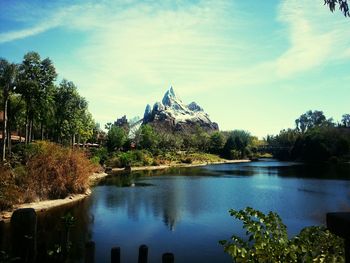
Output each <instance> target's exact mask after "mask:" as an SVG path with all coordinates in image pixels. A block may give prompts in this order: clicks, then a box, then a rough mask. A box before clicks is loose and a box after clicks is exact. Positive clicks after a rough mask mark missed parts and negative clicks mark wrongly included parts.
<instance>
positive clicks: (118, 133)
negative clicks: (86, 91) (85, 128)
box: [107, 125, 127, 151]
mask: <svg viewBox="0 0 350 263" xmlns="http://www.w3.org/2000/svg"><path fill="white" fill-rule="evenodd" d="M126 140H127V135H126V133H125V130H124V129H123V128H121V127H118V126H116V125H112V126H111V128H110V129H109V131H108V133H107V148H108V150H109V151H115V150H120V149H121V148H122V146H123V145H124V143H125V142H126Z"/></svg>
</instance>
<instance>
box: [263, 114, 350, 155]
mask: <svg viewBox="0 0 350 263" xmlns="http://www.w3.org/2000/svg"><path fill="white" fill-rule="evenodd" d="M266 141H267V143H268V146H267V148H266V149H265V150H266V151H269V152H271V153H272V154H273V156H274V157H276V158H278V159H280V160H298V161H305V162H326V161H332V162H338V161H349V160H350V114H344V115H343V116H342V119H341V122H340V123H336V122H334V120H333V119H332V118H329V119H327V118H326V116H325V115H324V114H323V112H322V111H317V110H316V111H311V110H310V111H308V112H306V113H304V114H302V115H301V116H300V117H299V118H297V119H296V120H295V128H293V129H287V130H282V131H280V133H279V134H278V135H276V136H267V138H266Z"/></svg>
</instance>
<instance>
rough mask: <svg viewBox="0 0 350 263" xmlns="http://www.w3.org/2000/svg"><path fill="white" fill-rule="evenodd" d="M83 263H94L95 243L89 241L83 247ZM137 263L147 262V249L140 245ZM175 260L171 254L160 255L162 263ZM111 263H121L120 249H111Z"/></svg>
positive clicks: (172, 262)
mask: <svg viewBox="0 0 350 263" xmlns="http://www.w3.org/2000/svg"><path fill="white" fill-rule="evenodd" d="M84 262H85V263H95V242H94V241H89V242H87V243H86V245H85V261H84ZM137 262H138V263H147V262H148V247H147V246H146V245H141V246H140V247H139V256H138V261H137ZM174 262H175V258H174V254H173V253H164V254H163V255H162V263H174ZM111 263H121V261H120V247H113V248H112V249H111Z"/></svg>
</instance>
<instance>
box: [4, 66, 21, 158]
mask: <svg viewBox="0 0 350 263" xmlns="http://www.w3.org/2000/svg"><path fill="white" fill-rule="evenodd" d="M16 77H17V66H16V65H15V64H13V63H9V62H8V61H7V60H5V59H0V88H1V89H2V99H3V130H2V150H1V159H2V161H5V159H6V140H7V137H8V136H7V132H8V127H7V121H8V116H7V115H8V102H9V98H10V93H11V92H12V91H13V89H14V88H15V81H16ZM10 140H11V135H10Z"/></svg>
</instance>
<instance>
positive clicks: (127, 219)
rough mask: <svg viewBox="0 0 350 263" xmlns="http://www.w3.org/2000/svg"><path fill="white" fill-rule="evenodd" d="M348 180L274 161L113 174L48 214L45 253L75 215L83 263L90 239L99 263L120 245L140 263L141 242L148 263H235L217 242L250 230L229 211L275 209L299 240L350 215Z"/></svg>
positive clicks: (43, 220) (337, 170)
mask: <svg viewBox="0 0 350 263" xmlns="http://www.w3.org/2000/svg"><path fill="white" fill-rule="evenodd" d="M349 179H350V165H349V164H346V165H337V166H326V165H324V166H320V165H318V166H312V165H311V166H310V165H309V166H306V165H301V164H298V163H292V162H278V161H274V160H263V161H258V162H251V163H239V164H220V165H208V166H203V167H197V168H176V169H175V168H174V169H169V170H164V171H147V172H138V173H133V174H132V175H130V176H115V175H114V176H109V177H107V178H105V179H104V180H102V181H100V182H99V183H98V185H96V186H95V187H94V188H93V192H92V195H91V196H90V197H88V198H86V199H85V200H84V201H82V202H80V203H79V204H75V205H73V206H71V207H68V208H64V209H62V208H61V209H56V210H54V211H52V212H50V213H46V214H44V215H41V216H40V218H39V231H40V233H39V235H40V236H41V239H44V240H46V241H45V245H46V248H48V247H50V246H53V244H54V243H55V240H56V241H57V238H54V237H55V236H57V233H58V232H59V231H58V229H60V226H59V220H57V218H59V216H61V215H62V214H64V213H66V212H68V211H70V212H71V213H72V214H73V215H74V216H75V217H76V220H77V221H76V224H75V227H74V228H73V229H72V233H71V235H72V241H73V257H74V258H76V260H77V261H79V258H81V256H82V247H83V245H84V242H85V241H86V240H89V239H91V240H94V241H95V242H96V258H97V259H98V260H97V262H109V260H110V249H111V248H112V247H113V246H120V247H121V258H122V262H137V255H138V253H137V252H138V247H139V246H140V245H141V244H147V245H148V247H149V262H161V255H162V254H163V253H165V252H172V253H174V254H175V262H177V263H180V262H231V258H230V257H229V256H228V255H226V254H225V253H224V252H223V249H222V247H221V246H220V245H219V244H218V241H219V240H222V239H229V237H230V236H231V235H232V234H238V235H241V236H244V231H243V230H242V224H241V223H240V222H239V221H237V220H234V219H233V218H231V217H230V215H229V213H228V210H229V209H231V208H234V209H243V208H245V207H247V206H251V207H253V208H256V209H259V210H261V211H263V212H268V211H275V212H277V213H278V214H279V215H280V216H281V218H282V220H283V222H284V223H285V224H286V225H287V227H288V233H289V235H290V236H294V235H295V234H297V233H298V232H299V231H300V230H301V229H302V228H304V227H306V226H311V225H322V224H325V214H326V213H327V212H335V211H350V181H349ZM40 246H43V242H42V241H41V242H40V241H39V247H40Z"/></svg>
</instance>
